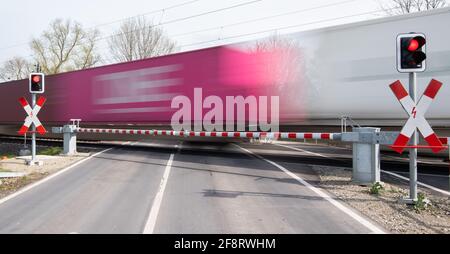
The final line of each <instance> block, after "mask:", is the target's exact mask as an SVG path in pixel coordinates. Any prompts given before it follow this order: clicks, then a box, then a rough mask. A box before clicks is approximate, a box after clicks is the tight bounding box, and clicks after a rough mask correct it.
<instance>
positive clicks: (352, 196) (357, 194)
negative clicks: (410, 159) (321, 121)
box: [314, 166, 450, 234]
mask: <svg viewBox="0 0 450 254" xmlns="http://www.w3.org/2000/svg"><path fill="white" fill-rule="evenodd" d="M314 170H315V171H316V172H317V174H318V175H319V177H320V183H319V185H320V187H321V188H323V189H325V190H327V191H329V192H330V193H332V194H333V195H334V196H336V197H337V198H339V199H340V200H342V201H344V202H345V203H346V204H348V205H349V206H351V207H353V208H354V209H356V210H357V211H359V212H361V213H362V214H364V215H366V216H367V217H369V218H371V219H372V220H374V221H376V222H377V223H379V224H380V225H381V226H383V227H384V228H385V229H386V230H388V231H390V232H391V233H400V234H404V233H406V234H422V233H426V234H449V233H450V197H448V196H445V195H444V194H440V193H436V192H432V191H430V190H428V189H424V188H420V187H419V193H423V194H424V195H425V197H426V198H427V199H428V200H429V201H430V202H431V203H430V204H428V205H427V206H426V207H425V208H423V209H419V208H418V207H414V206H409V205H406V204H403V203H401V202H400V199H401V198H402V197H404V196H407V194H408V187H407V186H405V185H402V184H401V183H398V184H397V183H394V181H389V183H383V189H382V190H381V191H380V192H379V193H378V194H371V193H370V191H369V190H370V186H369V187H368V186H359V185H355V184H353V183H352V182H351V175H352V172H351V170H349V169H348V168H339V167H328V166H314Z"/></svg>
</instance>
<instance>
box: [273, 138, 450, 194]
mask: <svg viewBox="0 0 450 254" xmlns="http://www.w3.org/2000/svg"><path fill="white" fill-rule="evenodd" d="M274 145H276V146H280V147H285V148H288V149H291V150H294V151H299V152H304V153H308V154H312V155H316V156H319V157H323V158H327V159H330V160H335V161H342V160H339V159H336V158H332V157H329V156H327V155H324V154H320V153H315V152H310V151H308V150H304V149H301V148H297V147H290V146H287V145H282V144H274ZM380 172H383V173H385V174H389V175H392V176H395V177H397V178H400V179H402V180H405V181H409V178H407V177H404V176H402V175H399V174H396V173H393V172H389V171H386V170H383V169H380ZM418 174H419V175H420V173H418ZM417 184H418V185H420V186H423V187H425V188H428V189H430V190H434V191H436V192H439V193H441V194H444V195H447V196H450V192H448V191H445V190H441V189H439V188H436V187H433V186H431V185H428V184H426V183H422V182H419V181H417Z"/></svg>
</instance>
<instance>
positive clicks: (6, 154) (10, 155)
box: [0, 153, 16, 160]
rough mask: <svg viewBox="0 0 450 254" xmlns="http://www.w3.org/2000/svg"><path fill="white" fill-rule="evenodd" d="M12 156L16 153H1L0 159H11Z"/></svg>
mask: <svg viewBox="0 0 450 254" xmlns="http://www.w3.org/2000/svg"><path fill="white" fill-rule="evenodd" d="M14 157H16V155H15V154H14V153H5V154H1V155H0V160H3V159H5V158H6V159H11V158H14Z"/></svg>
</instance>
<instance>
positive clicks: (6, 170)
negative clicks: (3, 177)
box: [0, 168, 11, 172]
mask: <svg viewBox="0 0 450 254" xmlns="http://www.w3.org/2000/svg"><path fill="white" fill-rule="evenodd" d="M0 172H11V170H8V169H3V168H0Z"/></svg>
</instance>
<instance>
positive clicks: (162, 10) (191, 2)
mask: <svg viewBox="0 0 450 254" xmlns="http://www.w3.org/2000/svg"><path fill="white" fill-rule="evenodd" d="M198 1H202V0H190V1H186V2H182V3H179V4H175V5H171V6H168V7H165V8H161V9H158V10H154V11H149V12H146V13H142V14H139V15H134V16H130V17H127V18H123V19H118V20H113V21H110V22H106V23H101V24H98V25H95V26H90V27H87V28H86V29H91V30H93V29H95V28H97V27H101V26H107V25H110V24H114V23H118V22H121V21H124V20H129V19H132V18H135V17H141V16H146V15H149V14H153V13H158V12H164V11H167V10H171V9H175V8H178V7H181V6H185V5H188V4H193V3H195V2H198ZM28 44H29V42H24V43H19V44H15V45H11V46H7V47H3V48H0V50H5V49H10V48H15V47H20V46H24V45H28Z"/></svg>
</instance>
